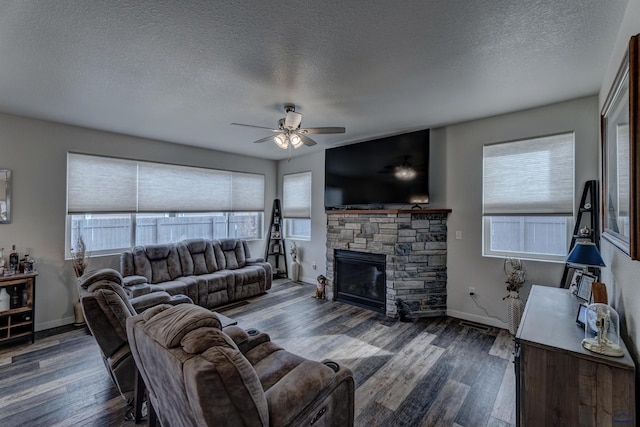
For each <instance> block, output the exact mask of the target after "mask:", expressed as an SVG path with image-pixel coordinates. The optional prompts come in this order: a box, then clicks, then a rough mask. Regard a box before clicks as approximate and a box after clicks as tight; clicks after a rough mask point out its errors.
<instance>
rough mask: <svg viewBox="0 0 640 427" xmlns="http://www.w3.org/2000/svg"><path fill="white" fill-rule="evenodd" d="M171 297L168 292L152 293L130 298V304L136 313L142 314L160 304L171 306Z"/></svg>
mask: <svg viewBox="0 0 640 427" xmlns="http://www.w3.org/2000/svg"><path fill="white" fill-rule="evenodd" d="M170 301H171V295H169V294H168V293H166V292H151V293H148V294H144V295H140V296H137V297H133V298H129V302H130V303H131V305H132V306H133V308H134V309H135V310H136V313H142V312H143V311H145V310H146V309H148V308H151V307H155V306H156V305H158V304H169V303H170Z"/></svg>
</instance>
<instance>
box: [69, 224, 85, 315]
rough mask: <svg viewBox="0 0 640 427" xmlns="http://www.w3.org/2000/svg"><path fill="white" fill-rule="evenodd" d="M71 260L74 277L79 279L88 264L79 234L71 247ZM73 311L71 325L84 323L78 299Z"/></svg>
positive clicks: (83, 244) (82, 240)
mask: <svg viewBox="0 0 640 427" xmlns="http://www.w3.org/2000/svg"><path fill="white" fill-rule="evenodd" d="M71 262H73V271H74V272H75V273H76V277H77V278H78V279H79V278H80V277H81V276H82V275H83V274H84V273H85V272H86V271H87V266H88V265H89V254H88V253H87V245H85V243H84V239H83V238H82V236H79V237H78V239H77V240H76V247H75V248H71ZM73 313H74V317H75V322H74V323H73V325H74V326H82V325H84V323H85V321H84V315H83V313H82V305H81V304H80V301H78V302H76V303H75V304H74V306H73Z"/></svg>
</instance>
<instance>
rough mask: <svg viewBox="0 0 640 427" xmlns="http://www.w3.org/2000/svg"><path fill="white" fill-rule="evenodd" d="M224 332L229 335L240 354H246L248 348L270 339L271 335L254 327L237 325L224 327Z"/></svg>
mask: <svg viewBox="0 0 640 427" xmlns="http://www.w3.org/2000/svg"><path fill="white" fill-rule="evenodd" d="M224 333H225V334H227V335H229V337H230V338H231V339H232V340H233V342H234V343H236V345H237V346H238V350H240V352H241V353H242V354H246V353H247V352H248V351H249V350H251V349H253V348H255V347H257V346H259V345H260V344H264V343H266V342H269V341H271V337H269V335H268V334H265V333H264V332H260V331H258V330H256V329H248V330H246V331H245V330H244V329H242V328H239V327H238V326H227V327H226V328H224Z"/></svg>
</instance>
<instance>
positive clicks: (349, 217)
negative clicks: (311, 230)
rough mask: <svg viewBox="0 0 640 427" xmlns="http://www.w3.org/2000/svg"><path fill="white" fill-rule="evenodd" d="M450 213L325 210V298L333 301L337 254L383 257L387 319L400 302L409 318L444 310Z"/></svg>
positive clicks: (426, 210)
mask: <svg viewBox="0 0 640 427" xmlns="http://www.w3.org/2000/svg"><path fill="white" fill-rule="evenodd" d="M450 212H451V211H450V210H448V209H420V210H356V211H353V210H350V211H327V286H326V289H325V290H326V295H327V298H328V299H330V300H334V299H335V292H334V291H335V289H334V286H335V284H334V272H335V269H334V267H335V251H336V250H337V249H346V250H351V251H358V252H368V253H376V254H383V255H385V256H386V315H387V316H390V317H395V316H396V314H397V306H396V300H397V299H398V298H400V299H402V301H404V302H405V303H407V306H408V308H409V316H410V317H413V318H417V317H430V316H441V315H445V314H446V310H447V216H448V214H449V213H450Z"/></svg>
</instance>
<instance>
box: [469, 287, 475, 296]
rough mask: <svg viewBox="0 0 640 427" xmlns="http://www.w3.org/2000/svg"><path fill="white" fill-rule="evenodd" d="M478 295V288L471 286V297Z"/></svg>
mask: <svg viewBox="0 0 640 427" xmlns="http://www.w3.org/2000/svg"><path fill="white" fill-rule="evenodd" d="M475 294H476V288H474V287H473V286H469V295H471V296H474V295H475Z"/></svg>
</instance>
